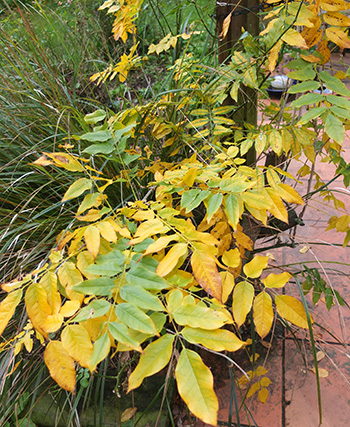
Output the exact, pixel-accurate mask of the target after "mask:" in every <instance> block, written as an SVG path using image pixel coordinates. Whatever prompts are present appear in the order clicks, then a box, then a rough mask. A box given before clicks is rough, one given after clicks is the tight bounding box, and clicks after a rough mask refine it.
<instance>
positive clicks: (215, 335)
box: [0, 0, 350, 425]
mask: <svg viewBox="0 0 350 427" xmlns="http://www.w3.org/2000/svg"><path fill="white" fill-rule="evenodd" d="M143 3H146V2H142V1H140V0H129V1H127V0H125V1H114V0H108V1H107V2H105V3H104V4H103V5H102V6H101V7H100V9H102V10H106V11H107V13H109V14H113V15H114V16H115V21H114V24H113V36H114V38H115V40H117V41H118V40H119V39H120V40H122V42H124V43H126V45H127V46H128V48H130V49H129V51H128V52H126V53H125V54H124V55H123V56H122V57H121V58H120V61H119V62H118V63H117V64H116V65H114V64H111V65H110V66H109V68H108V69H107V70H104V71H101V72H100V73H97V74H95V75H94V76H92V78H91V80H92V81H93V82H96V84H99V83H101V82H103V81H105V80H106V79H113V78H118V79H119V81H120V83H124V82H126V81H127V79H128V75H130V74H131V73H132V72H133V69H134V68H135V67H140V66H141V64H142V63H143V61H144V60H147V58H142V57H140V56H139V55H138V53H137V49H138V45H137V43H138V40H137V27H136V22H137V16H138V13H139V11H140V8H141V7H142V5H143ZM268 3H269V4H271V8H270V10H268V11H267V13H266V14H265V15H263V17H262V18H263V19H262V27H263V28H262V30H261V32H260V35H259V36H258V37H253V36H251V35H250V34H249V33H246V32H243V35H242V43H241V46H239V48H237V50H235V51H233V52H232V55H231V59H230V61H228V62H226V63H225V64H218V66H217V68H215V69H214V70H213V69H212V67H209V66H208V65H205V64H202V63H201V62H200V61H199V60H198V59H197V58H196V57H194V56H193V55H192V54H191V52H190V51H189V49H188V47H189V46H190V45H191V43H193V42H195V40H196V37H198V36H199V35H200V33H199V32H198V31H196V30H195V26H193V27H192V28H191V29H190V30H188V31H185V32H183V33H181V34H168V35H166V36H165V37H164V38H163V39H162V40H158V41H155V43H154V44H152V45H151V46H149V55H167V54H169V52H171V50H172V49H174V48H175V47H176V45H177V43H178V42H179V40H182V42H184V43H187V44H182V46H184V47H183V54H182V55H180V57H179V58H177V59H175V60H174V62H173V65H172V66H171V67H170V69H169V76H170V78H169V89H168V90H166V91H164V92H163V93H161V94H159V96H157V97H156V98H155V99H153V100H151V101H149V102H148V103H142V104H139V103H138V102H137V101H136V100H135V101H134V102H133V105H131V106H130V108H125V109H123V110H122V111H120V112H118V113H113V112H106V111H104V110H101V109H100V110H97V111H95V112H93V113H91V114H88V115H86V116H85V123H86V125H87V126H90V131H89V132H86V131H85V132H84V131H82V132H81V134H77V135H73V136H72V135H70V136H69V137H67V138H66V139H65V141H62V144H61V148H62V150H61V151H56V152H45V153H43V154H42V156H41V157H40V158H38V159H37V160H36V161H35V162H34V163H33V168H40V169H41V170H42V169H43V168H50V169H53V170H56V169H64V170H65V171H68V172H70V173H71V174H72V181H73V183H72V184H71V185H70V186H69V188H67V189H66V190H65V192H64V194H62V196H63V197H62V203H64V208H65V209H67V210H69V211H71V213H72V222H71V225H70V226H69V227H68V228H67V229H65V230H62V232H61V234H60V235H59V236H58V237H57V242H56V245H55V247H53V248H52V250H51V252H50V253H49V254H48V256H47V258H46V259H45V260H43V263H41V265H39V266H38V268H36V269H35V270H34V271H31V272H26V273H25V274H24V275H23V276H21V277H19V278H17V279H16V280H13V281H11V282H8V283H3V284H2V285H1V287H2V290H3V291H4V292H5V293H6V296H5V297H4V299H3V300H2V302H1V304H0V331H1V333H2V334H4V337H5V340H4V342H3V343H2V344H1V351H2V352H5V351H13V352H14V355H15V357H17V358H19V357H20V355H21V353H22V352H24V351H26V352H28V353H32V352H33V348H37V347H39V346H42V347H43V348H44V352H43V359H44V362H45V364H46V366H47V368H48V370H49V373H50V375H51V377H52V378H53V379H54V380H55V381H56V382H57V384H58V385H59V386H60V387H61V388H62V389H64V390H67V391H69V392H71V393H73V394H74V393H75V390H76V381H77V380H76V378H77V374H76V365H77V366H80V367H82V368H85V369H87V370H89V371H90V372H91V373H93V372H95V371H96V369H97V367H98V365H99V363H100V362H102V361H103V360H105V359H106V358H107V357H108V356H110V358H113V357H117V356H116V355H117V354H120V353H122V352H126V351H135V352H138V353H139V354H140V357H139V359H138V362H137V365H136V367H135V369H134V370H133V371H132V373H131V374H130V376H129V378H128V391H131V390H133V389H135V388H137V387H139V386H140V385H141V383H142V381H143V380H144V379H145V378H146V377H149V376H152V375H154V374H156V373H157V372H159V371H161V370H162V369H163V368H165V367H166V366H169V373H170V372H171V370H172V369H173V370H174V375H175V379H176V383H177V388H178V392H179V394H180V396H181V398H182V399H183V400H184V402H185V403H186V404H187V406H188V408H189V410H190V411H191V412H192V413H193V414H194V415H195V416H197V417H198V418H200V419H201V420H203V421H204V422H206V423H208V424H211V425H217V412H218V399H217V397H216V395H215V392H214V387H213V382H214V379H213V375H212V373H211V371H210V370H209V368H208V367H207V366H206V365H205V364H204V363H203V361H202V359H201V357H200V355H199V351H198V350H199V349H200V348H203V347H204V348H206V349H209V350H211V351H214V352H224V351H226V352H229V353H234V352H236V351H238V350H239V349H242V348H244V347H248V346H249V345H250V342H251V341H250V340H249V339H248V340H246V339H243V337H242V335H241V327H242V325H243V324H244V323H245V321H246V319H247V316H248V314H249V313H252V320H253V324H254V328H255V330H256V332H257V334H258V335H259V336H260V337H261V338H262V339H263V338H264V337H266V336H267V335H268V334H269V332H270V331H271V328H272V325H273V322H274V320H275V319H276V318H279V319H282V321H284V322H290V323H292V324H293V325H295V326H297V327H300V328H304V329H306V330H310V332H312V317H311V316H310V314H309V312H308V311H305V304H303V294H301V295H300V299H299V298H296V297H295V296H291V295H285V294H280V293H279V292H278V289H281V288H283V287H284V286H285V285H286V284H287V283H288V282H289V281H291V280H293V275H292V272H291V271H288V269H287V268H284V267H281V268H279V269H278V270H277V271H275V272H272V273H271V272H269V271H267V269H268V267H269V262H270V255H265V256H263V255H259V254H257V253H255V252H254V244H255V242H256V240H257V239H258V238H259V236H260V235H261V232H262V230H264V229H265V230H266V228H267V229H268V228H270V229H274V231H276V232H279V231H280V230H279V228H278V227H276V226H275V225H271V224H274V223H273V220H278V221H279V223H280V224H285V228H284V229H286V228H287V229H288V227H292V226H295V225H296V224H297V222H295V221H294V219H293V218H292V215H291V213H293V212H294V210H293V207H295V206H297V205H300V206H305V203H307V201H308V200H309V198H310V197H312V196H313V194H316V193H320V194H321V195H322V196H323V197H324V198H325V199H326V200H327V201H331V202H333V203H334V205H335V207H336V208H337V209H338V210H339V211H340V212H341V211H344V212H343V213H341V214H340V215H339V216H334V217H332V218H331V219H330V221H329V225H328V229H330V228H336V230H337V231H339V232H343V233H345V237H344V244H343V245H344V246H346V245H347V244H348V242H349V240H350V228H349V224H350V216H349V215H348V214H347V213H346V211H345V206H344V204H343V203H342V202H341V201H340V200H338V199H337V198H336V197H335V196H334V194H332V193H331V192H330V191H328V189H327V183H325V182H323V181H322V179H321V177H320V176H319V175H317V171H316V169H315V162H316V158H317V157H322V159H323V161H328V162H332V163H334V164H335V165H336V166H337V172H336V173H337V175H340V176H343V179H344V183H345V185H347V186H348V185H349V174H350V169H349V167H348V165H347V163H346V161H345V160H344V159H343V158H342V142H343V139H344V135H345V129H347V126H348V116H349V110H350V102H349V100H348V99H347V97H348V96H349V95H350V91H349V90H348V89H347V88H346V86H345V84H344V83H343V82H342V79H344V78H346V77H348V74H347V73H338V74H337V75H333V74H332V73H331V72H330V70H328V69H327V65H326V64H327V62H328V60H329V57H330V53H331V49H333V45H334V44H335V45H337V46H338V47H340V48H342V49H343V48H347V47H350V39H349V37H348V35H347V34H346V28H347V27H348V26H349V18H348V17H347V16H346V15H345V14H343V13H342V12H343V11H345V10H346V9H348V3H347V2H344V1H342V0H337V1H333V0H332V1H331V0H329V1H328V0H327V1H309V2H286V3H281V2H278V5H277V6H276V7H274V5H273V4H274V3H276V2H274V1H269V2H268ZM233 19H234V16H233V14H229V15H228V16H227V18H226V19H225V21H224V24H223V28H222V29H221V32H220V37H222V38H225V36H226V35H227V31H228V28H229V25H232V23H233V22H232V21H233ZM129 35H131V39H132V40H131V41H129V38H128V37H129ZM128 43H129V44H128ZM130 46H131V47H130ZM285 49H288V50H290V51H291V52H292V55H294V57H295V58H294V59H293V60H292V61H291V62H290V63H289V65H288V67H289V68H290V69H291V70H292V71H291V72H290V73H289V75H288V76H289V77H290V79H293V80H295V81H296V84H294V85H293V86H291V87H290V88H289V89H288V93H289V94H290V95H297V97H296V99H295V100H293V102H291V103H290V104H289V105H287V103H286V101H283V100H282V104H281V105H282V108H279V107H278V106H277V105H276V104H271V106H268V107H264V108H263V109H262V110H261V111H262V114H263V117H264V120H263V121H262V122H261V123H260V124H259V125H257V126H253V125H252V124H247V125H246V126H244V127H239V126H237V125H236V123H235V119H234V114H233V115H232V114H231V113H232V112H233V113H234V112H235V111H236V110H238V109H239V108H240V105H239V103H238V102H239V97H238V95H239V92H240V91H244V90H245V89H246V88H251V89H254V90H256V91H258V93H259V94H260V95H261V96H264V94H266V92H265V89H266V87H267V85H268V77H269V74H270V73H271V72H273V71H274V69H275V67H276V65H277V64H278V63H279V61H281V59H282V55H283V53H284V52H285ZM325 88H327V89H329V90H331V91H332V92H333V93H332V94H331V95H329V94H326V92H325V90H324V89H325ZM315 90H317V91H318V92H317V93H315V92H314V91H315ZM228 96H230V97H231V98H232V99H233V100H234V101H236V104H234V105H224V102H225V99H226V98H227V97H228ZM302 109H303V110H302ZM301 111H303V113H302V114H301ZM252 147H254V149H255V151H256V153H257V159H256V160H257V161H256V162H254V163H253V164H246V158H245V154H246V153H247V152H248V150H249V149H251V148H252ZM271 159H272V160H271ZM304 159H305V160H304ZM290 161H300V162H301V165H300V169H299V172H298V174H297V176H296V177H293V176H292V175H291V174H290V173H289V172H288V170H287V169H288V168H287V166H288V162H290ZM110 165H113V168H112V169H109V166H110ZM111 170H113V173H111V172H110V171H111ZM304 176H310V179H311V178H314V177H316V184H315V186H314V188H311V187H310V186H309V188H308V189H307V192H306V193H305V194H302V193H301V192H297V191H296V189H295V188H294V183H295V182H297V181H298V178H300V177H304ZM115 188H118V191H119V192H120V194H121V200H120V204H119V205H118V206H114V205H112V204H110V199H111V197H110V196H111V194H112V193H113V191H114V189H115ZM299 193H300V194H299ZM280 227H281V226H280ZM281 229H282V227H281ZM308 277H309V276H308ZM305 282H307V283H306V285H305V287H306V288H307V290H310V289H311V288H312V286H313V284H312V283H309V282H310V280H309V279H306V280H305ZM327 289H328V288H326V286H324V292H325V293H327V298H328V307H329V308H331V306H332V304H333V302H334V301H337V302H338V303H340V304H343V300H342V298H341V296H340V295H339V294H337V293H335V292H334V291H333V292H332V290H330V291H329V290H327ZM23 301H24V305H25V307H24V309H25V312H26V314H27V316H28V320H27V321H26V322H24V323H23V322H22V327H21V328H19V329H18V330H17V331H16V332H13V330H12V329H11V333H7V329H6V328H8V325H11V324H12V322H10V320H11V319H12V318H13V316H14V315H15V313H17V312H18V311H19V310H20V307H21V304H22V302H23ZM9 322H10V323H9ZM231 360H232V359H231ZM232 362H233V361H232ZM13 372H15V367H14V368H13ZM251 375H252V373H251ZM256 375H259V374H258V373H256ZM243 381H245V380H243ZM241 382H242V381H241ZM264 384H265V385H264ZM268 384H269V381H267V380H264V381H262V382H261V384H260V386H259V387H260V390H259V399H260V400H261V401H262V402H265V401H266V399H267V397H268V389H267V386H268ZM259 387H258V388H257V387H255V388H254V387H253V388H252V389H251V390H250V391H249V392H248V394H249V395H251V394H253V393H254V391H258V389H259Z"/></svg>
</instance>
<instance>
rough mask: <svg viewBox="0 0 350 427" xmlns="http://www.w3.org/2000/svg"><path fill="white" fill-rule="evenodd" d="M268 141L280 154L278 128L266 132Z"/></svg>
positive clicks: (280, 141)
mask: <svg viewBox="0 0 350 427" xmlns="http://www.w3.org/2000/svg"><path fill="white" fill-rule="evenodd" d="M298 34H299V33H298ZM268 143H269V145H270V147H271V148H272V150H273V151H274V152H275V153H276V154H277V155H279V156H280V155H281V154H282V145H283V143H282V136H281V133H280V132H279V131H278V130H275V129H274V130H272V131H271V132H270V133H269V134H268Z"/></svg>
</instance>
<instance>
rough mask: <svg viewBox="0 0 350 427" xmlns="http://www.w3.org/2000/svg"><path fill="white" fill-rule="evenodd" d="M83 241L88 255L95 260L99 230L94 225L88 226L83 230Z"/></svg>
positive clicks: (98, 244) (97, 250)
mask: <svg viewBox="0 0 350 427" xmlns="http://www.w3.org/2000/svg"><path fill="white" fill-rule="evenodd" d="M84 239H85V243H86V247H87V250H88V251H89V252H90V254H91V255H92V256H93V257H94V258H96V257H97V255H98V252H99V250H100V243H101V239H100V231H99V229H98V228H97V227H95V226H94V225H89V226H88V227H86V229H85V232H84Z"/></svg>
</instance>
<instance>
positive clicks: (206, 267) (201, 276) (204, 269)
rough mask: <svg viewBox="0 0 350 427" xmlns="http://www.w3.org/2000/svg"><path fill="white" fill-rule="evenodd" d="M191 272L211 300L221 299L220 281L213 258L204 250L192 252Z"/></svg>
mask: <svg viewBox="0 0 350 427" xmlns="http://www.w3.org/2000/svg"><path fill="white" fill-rule="evenodd" d="M191 265H192V271H193V275H194V277H195V279H196V280H197V282H198V283H199V285H200V286H201V287H202V288H203V289H204V290H205V291H206V292H207V293H208V294H209V295H211V296H212V297H213V298H216V299H217V300H218V301H221V299H222V280H221V276H220V274H219V272H218V269H217V266H216V260H215V257H214V256H212V255H211V253H210V252H208V251H204V250H198V249H197V250H194V251H193V254H192V257H191Z"/></svg>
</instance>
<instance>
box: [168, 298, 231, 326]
mask: <svg viewBox="0 0 350 427" xmlns="http://www.w3.org/2000/svg"><path fill="white" fill-rule="evenodd" d="M185 300H186V298H184V300H183V301H182V305H180V307H178V308H177V309H176V310H175V311H174V312H173V313H172V314H173V316H174V319H175V322H176V323H178V324H179V325H181V326H190V327H191V328H201V329H210V330H212V329H219V328H221V327H222V326H223V325H224V324H225V323H229V322H230V321H231V323H232V319H230V318H229V317H228V316H227V311H225V310H219V309H214V308H208V307H206V306H205V307H204V306H202V305H199V304H197V305H196V304H194V303H193V302H189V303H186V301H185Z"/></svg>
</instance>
